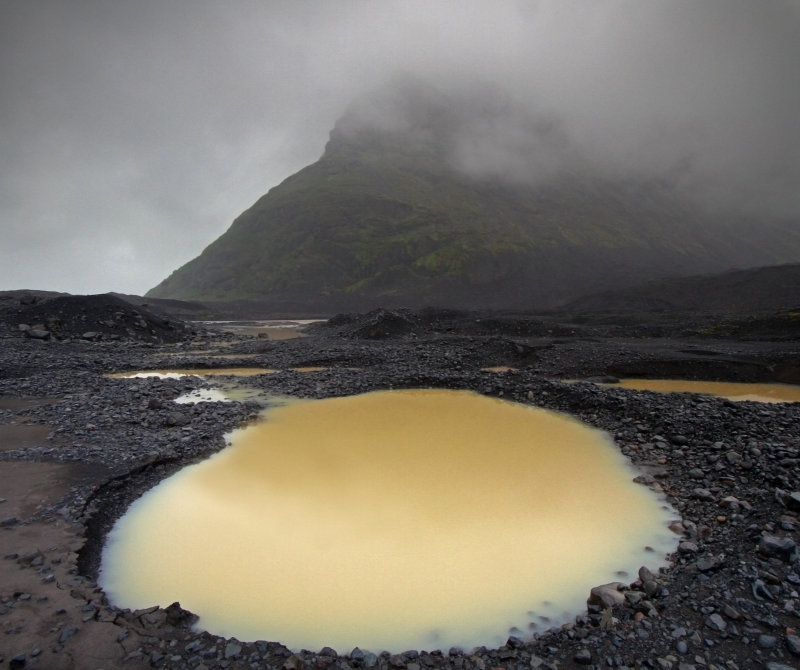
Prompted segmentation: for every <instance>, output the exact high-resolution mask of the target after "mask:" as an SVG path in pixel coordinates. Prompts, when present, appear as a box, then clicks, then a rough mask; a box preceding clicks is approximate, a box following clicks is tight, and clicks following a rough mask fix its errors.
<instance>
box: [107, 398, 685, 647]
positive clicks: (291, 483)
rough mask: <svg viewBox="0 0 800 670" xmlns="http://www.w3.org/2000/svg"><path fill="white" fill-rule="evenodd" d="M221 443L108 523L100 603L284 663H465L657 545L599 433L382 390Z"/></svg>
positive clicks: (633, 488)
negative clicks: (324, 651) (265, 649)
mask: <svg viewBox="0 0 800 670" xmlns="http://www.w3.org/2000/svg"><path fill="white" fill-rule="evenodd" d="M230 438H231V443H232V446H229V447H228V448H227V449H225V450H223V451H222V452H220V453H219V454H216V455H214V456H213V457H211V458H209V459H208V460H206V461H204V462H202V463H199V464H197V465H193V466H189V467H187V468H185V469H183V470H182V471H180V472H179V473H177V474H176V475H174V476H172V477H170V478H169V479H167V480H165V481H164V482H162V483H161V484H159V485H158V486H157V487H155V488H154V489H152V490H151V491H150V492H149V493H147V494H146V495H144V496H143V497H142V498H140V499H139V500H138V501H137V502H135V503H134V504H133V505H132V506H131V508H130V510H129V511H128V513H127V514H126V515H125V516H124V517H122V518H121V519H120V520H119V521H118V522H117V524H116V525H115V527H114V529H113V530H112V532H111V533H110V535H109V540H108V543H107V546H106V548H105V550H104V554H103V560H102V569H101V576H100V579H101V583H102V586H103V588H104V589H105V590H106V592H107V593H108V595H109V598H110V599H111V600H112V601H113V602H114V603H116V604H117V605H119V606H122V607H130V608H141V607H146V606H151V605H154V604H161V605H168V604H170V603H172V602H173V601H176V600H177V601H180V603H181V605H182V606H183V607H186V608H188V609H189V610H192V611H193V612H195V613H197V614H199V615H200V622H199V627H200V628H202V629H205V630H209V631H211V632H213V633H217V634H220V635H224V636H236V637H237V638H239V639H241V640H257V639H264V640H277V641H280V642H283V643H284V644H286V645H287V646H289V647H291V648H294V649H300V648H306V649H320V648H321V647H323V646H325V645H329V646H332V647H334V648H336V649H337V650H338V651H339V652H340V653H343V652H348V651H350V649H352V648H353V647H355V646H360V647H361V648H362V649H370V650H373V651H375V652H378V651H380V650H389V651H403V650H406V649H440V648H444V649H448V648H449V647H451V646H461V647H463V648H464V649H467V650H469V649H471V648H473V647H475V646H477V645H481V644H485V645H491V646H500V645H502V644H503V643H504V642H505V640H506V639H507V637H508V635H509V631H510V630H511V629H512V627H514V626H516V627H519V629H521V631H522V633H521V634H522V635H527V634H529V633H531V632H534V631H536V630H543V629H546V628H548V627H550V626H553V625H557V624H559V623H561V622H563V621H565V620H568V619H572V618H573V617H574V616H575V615H576V614H578V613H579V612H581V611H585V606H586V598H587V597H588V594H589V590H590V588H591V587H592V586H595V585H598V584H602V583H606V582H609V581H615V580H617V579H619V572H618V571H623V572H624V573H627V574H628V575H631V577H630V579H631V580H632V579H633V578H634V577H633V576H634V575H635V573H636V571H637V570H638V568H639V567H640V566H641V565H648V566H649V567H650V568H651V569H655V568H657V567H658V566H659V565H662V564H663V557H664V555H665V553H666V552H669V551H673V550H674V548H675V543H676V539H675V536H674V535H673V534H672V533H670V532H669V531H668V530H667V524H668V523H669V521H671V520H673V519H674V518H675V514H674V512H672V511H671V510H670V509H669V508H668V506H667V505H666V503H664V502H663V501H662V500H660V499H659V498H657V497H656V496H655V495H654V494H653V492H652V491H650V490H649V489H647V488H645V487H643V486H640V485H637V484H633V483H632V481H631V479H632V477H633V476H635V472H634V471H633V470H632V469H631V468H630V466H629V465H628V464H627V461H626V460H625V459H624V457H623V456H622V455H621V454H620V453H619V451H618V450H617V449H616V447H615V446H614V444H613V443H612V442H611V440H610V438H609V437H608V436H607V435H606V434H605V433H602V432H600V431H597V430H594V429H592V428H589V427H587V426H585V425H583V424H581V423H579V422H578V421H576V420H574V419H571V418H569V417H566V416H564V415H560V414H556V413H553V412H548V411H545V410H542V409H537V408H531V407H527V406H523V405H519V404H515V403H511V402H507V401H502V400H497V399H490V398H486V397H484V396H481V395H478V394H476V393H472V392H467V391H443V390H425V391H421V390H417V391H408V390H407V391H381V392H374V393H368V394H365V395H360V396H350V397H344V398H331V399H326V400H314V401H293V402H290V403H289V404H287V405H285V406H283V407H278V408H275V409H270V410H268V411H267V413H266V419H265V420H264V421H262V422H260V423H258V424H256V425H252V426H249V427H247V428H244V429H241V430H237V431H234V432H233V433H232V434H231V436H230ZM647 545H649V547H651V549H649V550H646V549H645V547H646V546H647ZM537 627H538V628H537ZM518 634H519V633H518Z"/></svg>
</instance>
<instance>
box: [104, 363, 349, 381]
mask: <svg viewBox="0 0 800 670" xmlns="http://www.w3.org/2000/svg"><path fill="white" fill-rule="evenodd" d="M348 369H351V370H352V369H354V368H348ZM289 370H293V371H294V372H321V371H322V370H328V368H327V367H324V366H317V365H314V366H304V367H298V368H289ZM276 372H279V370H273V369H272V368H176V369H169V370H168V369H162V370H138V371H135V372H112V373H111V374H109V375H108V376H109V377H112V378H114V379H147V378H148V377H158V378H159V379H180V378H181V377H215V376H221V375H231V376H232V377H251V376H254V375H271V374H275V373H276Z"/></svg>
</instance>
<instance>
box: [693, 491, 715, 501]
mask: <svg viewBox="0 0 800 670" xmlns="http://www.w3.org/2000/svg"><path fill="white" fill-rule="evenodd" d="M692 498H697V500H714V494H713V493H711V491H709V490H708V489H694V490H693V491H692Z"/></svg>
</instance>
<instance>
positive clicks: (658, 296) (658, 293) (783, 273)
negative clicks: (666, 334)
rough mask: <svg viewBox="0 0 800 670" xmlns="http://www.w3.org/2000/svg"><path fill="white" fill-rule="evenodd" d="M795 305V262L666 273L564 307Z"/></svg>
mask: <svg viewBox="0 0 800 670" xmlns="http://www.w3.org/2000/svg"><path fill="white" fill-rule="evenodd" d="M799 309H800V264H797V263H794V264H786V265H778V266H773V267H760V268H748V269H746V270H733V271H730V272H723V273H721V274H714V275H701V276H692V277H671V278H668V279H660V280H655V281H651V282H647V283H646V284H642V285H639V286H632V287H630V288H620V289H613V290H608V291H601V292H599V293H592V294H589V295H586V296H583V297H581V298H578V299H577V300H574V301H572V302H570V303H568V304H567V305H565V306H564V310H565V311H568V312H572V313H591V312H646V311H669V312H679V311H683V312H702V313H706V314H718V315H722V314H748V315H756V314H765V313H773V312H777V311H780V310H787V311H788V310H791V311H793V312H795V313H796V312H798V310H799Z"/></svg>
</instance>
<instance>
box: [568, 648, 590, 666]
mask: <svg viewBox="0 0 800 670" xmlns="http://www.w3.org/2000/svg"><path fill="white" fill-rule="evenodd" d="M572 659H573V660H574V661H575V662H576V663H578V664H580V665H589V664H590V663H591V662H592V652H590V651H589V650H588V649H579V650H578V652H577V653H576V654H575V655H574V656H573V657H572Z"/></svg>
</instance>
